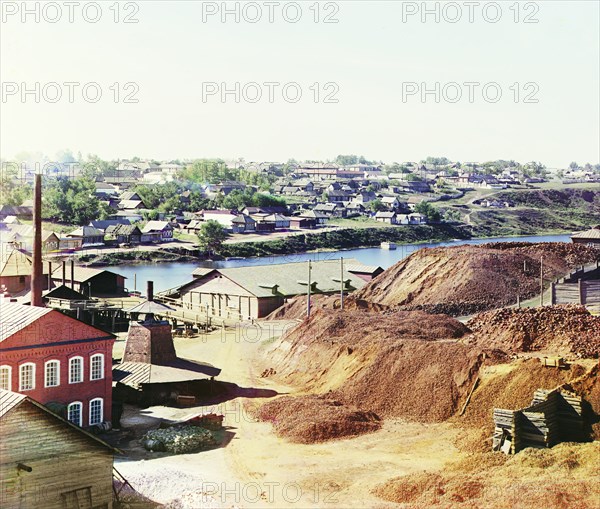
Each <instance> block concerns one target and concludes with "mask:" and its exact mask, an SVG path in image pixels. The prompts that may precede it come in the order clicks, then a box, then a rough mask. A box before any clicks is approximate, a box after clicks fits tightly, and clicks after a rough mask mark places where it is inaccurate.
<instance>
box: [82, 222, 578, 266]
mask: <svg viewBox="0 0 600 509" xmlns="http://www.w3.org/2000/svg"><path fill="white" fill-rule="evenodd" d="M480 232H481V234H480V235H477V234H474V233H475V232H474V231H473V228H471V227H469V226H466V225H451V224H440V225H414V226H390V227H378V228H359V229H354V228H340V229H337V230H333V231H332V230H328V231H324V232H318V231H317V232H315V231H311V232H307V233H302V234H296V235H293V236H289V237H286V238H283V239H281V238H280V239H273V240H265V241H255V242H240V243H236V244H224V245H223V248H222V249H221V252H220V255H218V256H212V257H211V260H213V261H219V260H224V259H227V258H260V257H264V256H277V255H297V254H302V253H313V252H327V251H338V250H351V249H361V248H370V247H379V245H380V244H381V243H382V242H394V243H396V244H398V245H400V246H402V245H408V244H429V243H437V242H451V241H455V240H475V239H478V240H485V239H490V240H493V239H496V238H503V236H501V235H486V233H488V232H487V231H485V230H480ZM570 233H572V232H571V231H564V230H556V229H539V230H536V231H534V232H527V234H522V235H518V234H516V235H515V234H513V235H510V236H511V237H515V238H517V239H518V238H520V237H529V236H532V235H569V234H570ZM207 259H208V257H207V256H206V255H204V254H203V253H202V252H201V251H200V250H199V249H197V248H196V246H193V245H192V244H190V245H189V246H187V247H183V246H179V247H169V248H163V249H156V250H152V251H148V250H141V249H129V250H126V251H125V250H123V251H120V252H118V251H112V252H109V253H102V252H99V253H96V254H86V255H83V256H82V257H80V258H79V263H80V264H82V265H86V266H90V267H105V266H115V265H119V264H127V265H148V264H149V263H157V264H161V263H177V262H180V263H190V262H191V263H194V262H203V261H206V260H207Z"/></svg>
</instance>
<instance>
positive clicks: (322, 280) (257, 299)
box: [170, 259, 382, 320]
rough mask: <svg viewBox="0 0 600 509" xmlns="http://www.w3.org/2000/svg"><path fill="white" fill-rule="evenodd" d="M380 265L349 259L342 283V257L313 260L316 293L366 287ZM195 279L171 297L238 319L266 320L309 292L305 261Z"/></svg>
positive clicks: (201, 273)
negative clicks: (364, 263) (285, 304)
mask: <svg viewBox="0 0 600 509" xmlns="http://www.w3.org/2000/svg"><path fill="white" fill-rule="evenodd" d="M380 272H382V269H381V268H380V267H368V266H365V265H362V264H361V263H360V262H358V261H357V260H353V259H348V260H345V261H344V274H343V279H344V281H343V283H342V281H341V274H340V260H321V261H315V262H312V263H311V281H310V285H311V293H312V294H317V293H320V294H333V293H339V292H340V290H341V288H342V284H343V288H344V292H346V293H347V292H351V291H353V290H356V289H358V288H362V287H363V286H364V285H365V284H366V282H367V281H370V279H372V278H373V277H375V276H376V275H377V274H379V273H380ZM193 276H194V280H193V281H191V282H189V283H186V284H185V285H183V286H181V287H179V288H178V289H176V290H175V291H174V293H173V294H172V295H170V296H175V297H177V296H179V297H180V298H181V299H182V300H183V303H184V304H186V305H187V306H188V307H194V306H196V307H198V306H200V307H207V308H208V312H209V313H210V314H212V316H218V317H223V318H236V319H242V320H247V319H254V318H263V317H265V316H267V315H268V314H269V313H271V312H272V311H274V310H275V309H277V308H278V307H279V306H281V305H283V304H284V303H285V302H286V300H287V299H288V298H291V297H295V296H297V295H305V294H306V293H307V290H308V264H307V263H306V262H297V263H282V264H269V265H257V266H249V267H234V268H223V269H205V268H199V269H197V270H196V271H194V272H193Z"/></svg>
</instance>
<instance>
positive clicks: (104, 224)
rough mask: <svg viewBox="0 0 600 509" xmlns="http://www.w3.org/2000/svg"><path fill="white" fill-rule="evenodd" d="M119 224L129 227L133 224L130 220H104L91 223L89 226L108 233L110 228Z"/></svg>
mask: <svg viewBox="0 0 600 509" xmlns="http://www.w3.org/2000/svg"><path fill="white" fill-rule="evenodd" d="M117 224H125V225H129V224H131V222H130V221H129V220H128V219H102V220H98V221H90V224H89V225H88V226H93V227H94V228H98V230H100V231H102V232H105V233H106V229H107V228H108V227H109V226H112V225H117Z"/></svg>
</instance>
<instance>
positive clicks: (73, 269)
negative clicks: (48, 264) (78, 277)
mask: <svg viewBox="0 0 600 509" xmlns="http://www.w3.org/2000/svg"><path fill="white" fill-rule="evenodd" d="M71 289H72V290H75V260H74V259H71Z"/></svg>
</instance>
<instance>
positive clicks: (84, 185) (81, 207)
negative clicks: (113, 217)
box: [42, 177, 107, 225]
mask: <svg viewBox="0 0 600 509" xmlns="http://www.w3.org/2000/svg"><path fill="white" fill-rule="evenodd" d="M95 191H96V184H95V183H94V181H93V180H92V179H90V178H88V177H82V178H78V179H69V178H67V177H59V178H57V179H52V181H51V182H50V184H49V185H47V186H46V187H45V188H44V190H43V193H42V197H43V202H42V206H43V209H42V215H43V217H44V218H45V219H51V220H55V221H60V222H63V223H68V224H78V225H85V224H87V223H89V222H90V221H93V220H96V219H98V218H99V217H101V216H104V215H106V213H107V210H106V208H105V207H101V204H100V200H98V198H97V197H96V196H95V194H94V193H95Z"/></svg>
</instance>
